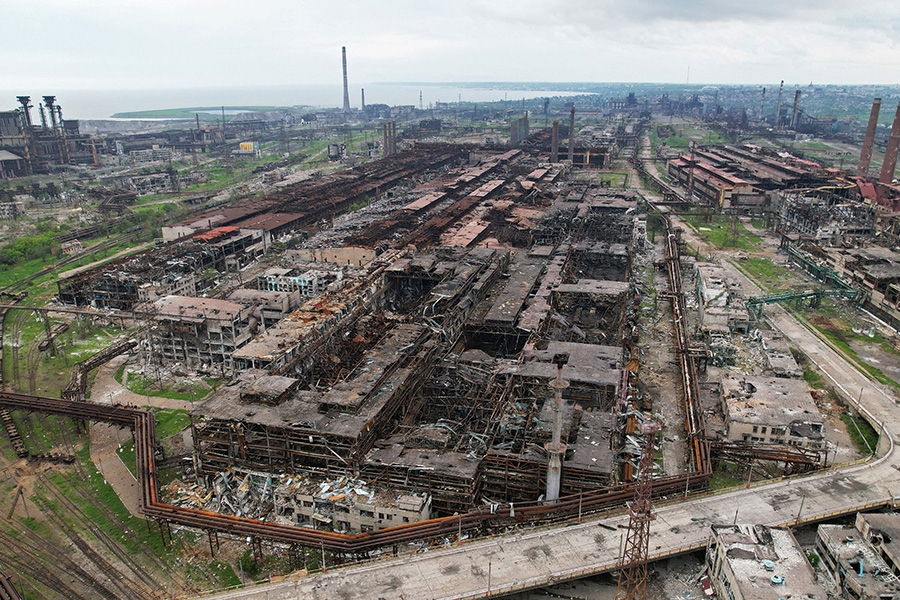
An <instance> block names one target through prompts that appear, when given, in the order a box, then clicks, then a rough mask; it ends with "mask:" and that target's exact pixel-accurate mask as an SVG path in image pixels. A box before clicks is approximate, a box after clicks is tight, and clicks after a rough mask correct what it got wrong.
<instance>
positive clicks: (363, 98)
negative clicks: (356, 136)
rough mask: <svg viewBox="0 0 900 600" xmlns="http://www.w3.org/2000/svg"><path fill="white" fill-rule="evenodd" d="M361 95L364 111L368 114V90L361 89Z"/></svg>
mask: <svg viewBox="0 0 900 600" xmlns="http://www.w3.org/2000/svg"><path fill="white" fill-rule="evenodd" d="M359 91H360V93H361V94H362V109H361V110H362V111H363V112H366V88H360V89H359Z"/></svg>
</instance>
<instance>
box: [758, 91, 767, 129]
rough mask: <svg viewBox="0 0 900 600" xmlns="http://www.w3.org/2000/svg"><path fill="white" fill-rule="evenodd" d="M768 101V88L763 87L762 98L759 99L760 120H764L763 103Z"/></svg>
mask: <svg viewBox="0 0 900 600" xmlns="http://www.w3.org/2000/svg"><path fill="white" fill-rule="evenodd" d="M765 103H766V88H763V93H762V98H761V99H760V101H759V120H760V121H762V120H763V105H764V104H765Z"/></svg>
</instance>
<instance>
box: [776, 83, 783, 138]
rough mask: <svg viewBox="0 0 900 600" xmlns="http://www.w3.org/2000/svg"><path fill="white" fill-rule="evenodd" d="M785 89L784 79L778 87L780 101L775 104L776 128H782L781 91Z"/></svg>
mask: <svg viewBox="0 0 900 600" xmlns="http://www.w3.org/2000/svg"><path fill="white" fill-rule="evenodd" d="M783 91H784V79H782V80H781V86H780V87H779V88H778V102H777V103H776V104H775V129H781V93H782V92H783Z"/></svg>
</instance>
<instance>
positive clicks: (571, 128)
mask: <svg viewBox="0 0 900 600" xmlns="http://www.w3.org/2000/svg"><path fill="white" fill-rule="evenodd" d="M573 160H575V107H574V106H573V107H572V112H571V113H570V114H569V162H572V161H573Z"/></svg>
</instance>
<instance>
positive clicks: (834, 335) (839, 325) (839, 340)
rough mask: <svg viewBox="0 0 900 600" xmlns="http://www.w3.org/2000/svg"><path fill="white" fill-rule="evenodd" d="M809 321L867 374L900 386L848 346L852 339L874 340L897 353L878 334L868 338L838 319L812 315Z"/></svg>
mask: <svg viewBox="0 0 900 600" xmlns="http://www.w3.org/2000/svg"><path fill="white" fill-rule="evenodd" d="M812 310H814V309H812ZM810 321H811V323H812V325H813V326H814V327H815V328H816V329H817V330H818V331H819V332H820V333H821V334H822V335H824V336H825V337H826V338H827V339H828V341H829V342H831V343H832V344H833V345H834V346H836V347H837V348H839V349H840V350H841V351H842V352H843V353H844V354H845V355H846V356H847V357H848V358H849V359H850V360H852V361H853V362H854V363H856V365H857V367H858V368H860V369H863V370H864V371H865V372H867V373H868V374H869V375H871V376H872V377H874V378H875V379H876V380H878V381H879V382H881V383H883V384H885V385H889V386H893V387H895V388H900V383H898V382H897V381H894V380H893V379H891V378H890V377H888V376H887V375H885V374H884V373H882V372H881V369H879V368H878V367H875V366H874V365H871V364H869V363H868V362H867V361H865V360H863V359H861V358H860V357H859V356H858V355H857V354H856V351H855V350H854V349H853V348H852V347H851V346H850V342H851V341H854V340H858V341H865V342H874V343H876V344H879V345H880V346H881V347H882V349H883V350H885V351H887V352H891V353H893V354H897V351H896V350H895V349H894V348H893V346H891V345H890V343H889V342H887V341H886V340H885V339H883V338H882V337H881V336H880V335H878V334H875V335H874V336H873V337H872V338H869V337H868V336H863V335H860V334H857V333H854V332H853V330H852V328H851V327H849V326H847V325H846V323H844V322H842V321H838V320H836V319H829V318H821V317H819V318H815V317H814V318H812V319H810Z"/></svg>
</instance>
